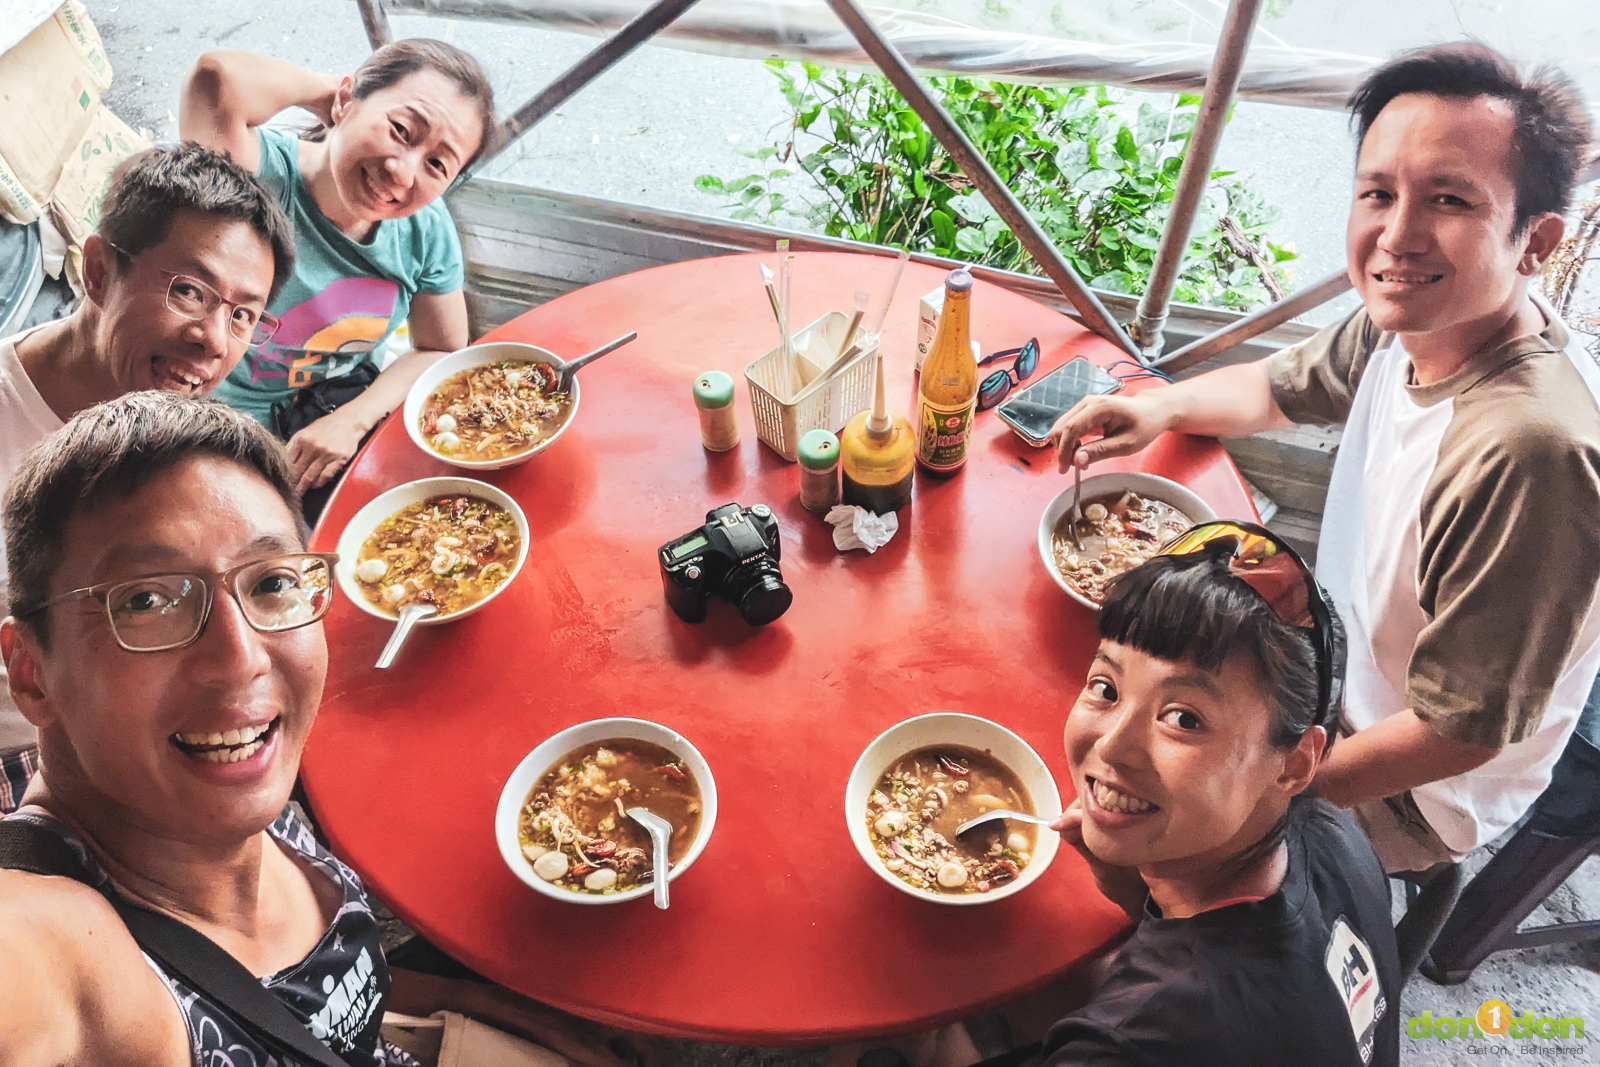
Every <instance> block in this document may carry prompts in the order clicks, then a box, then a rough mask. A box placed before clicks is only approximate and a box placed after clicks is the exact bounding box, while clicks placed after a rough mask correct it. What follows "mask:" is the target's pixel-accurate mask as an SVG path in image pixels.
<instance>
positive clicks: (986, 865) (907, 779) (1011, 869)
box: [866, 745, 1038, 893]
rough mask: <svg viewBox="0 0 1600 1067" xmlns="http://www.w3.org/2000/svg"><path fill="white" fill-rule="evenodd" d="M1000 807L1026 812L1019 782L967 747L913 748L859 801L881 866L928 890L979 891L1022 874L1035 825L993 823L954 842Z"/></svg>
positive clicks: (1007, 770) (1024, 793)
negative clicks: (963, 828) (964, 827)
mask: <svg viewBox="0 0 1600 1067" xmlns="http://www.w3.org/2000/svg"><path fill="white" fill-rule="evenodd" d="M999 808H1006V809H1009V810H1011V811H1020V812H1024V813H1026V814H1029V815H1031V814H1033V802H1032V801H1031V800H1030V799H1029V798H1028V791H1027V790H1026V789H1024V788H1023V785H1022V781H1021V779H1019V778H1018V777H1017V776H1016V774H1015V773H1013V772H1012V771H1011V769H1010V768H1008V767H1006V766H1005V765H1004V764H1002V763H1001V762H1000V761H999V760H997V759H995V758H994V757H993V756H991V755H989V754H988V753H987V752H981V751H979V750H978V749H975V748H967V747H964V746H961V745H937V746H933V747H930V748H919V749H917V750H916V751H914V752H910V753H908V754H906V755H904V756H901V757H900V758H899V759H898V760H896V761H895V762H894V765H893V766H891V767H890V768H889V769H888V770H887V771H886V772H884V775H883V777H882V778H880V779H878V784H877V786H876V787H875V788H874V789H873V791H872V794H871V796H870V797H868V798H867V813H866V818H867V836H868V837H869V838H870V839H871V840H872V845H873V849H874V850H875V851H876V852H877V854H878V858H879V859H880V860H882V861H883V865H884V866H885V867H887V868H888V869H889V870H890V871H892V872H894V874H896V875H897V876H898V877H899V878H901V879H902V880H903V881H905V882H907V883H909V884H910V885H912V886H915V887H916V888H917V889H921V890H924V891H926V892H929V893H987V892H989V891H990V890H991V889H994V888H996V887H998V886H1001V885H1004V884H1005V883H1007V882H1009V881H1011V880H1012V879H1013V878H1016V877H1017V875H1019V874H1020V873H1022V869H1023V868H1024V867H1026V866H1027V865H1028V861H1029V860H1030V859H1032V857H1033V846H1034V842H1035V840H1036V831H1037V829H1038V828H1037V827H1035V826H1033V825H1031V824H1028V823H1017V824H1015V825H1011V824H1008V823H1006V822H1005V821H1003V820H996V821H994V822H991V823H985V824H984V825H982V826H979V827H977V828H976V829H974V830H972V831H971V832H970V833H968V834H966V835H965V836H964V837H961V838H959V839H958V838H957V837H956V827H958V826H960V825H961V824H962V823H964V822H966V821H967V820H968V819H975V818H977V817H978V816H979V815H982V814H984V813H985V812H990V811H995V810H996V809H999Z"/></svg>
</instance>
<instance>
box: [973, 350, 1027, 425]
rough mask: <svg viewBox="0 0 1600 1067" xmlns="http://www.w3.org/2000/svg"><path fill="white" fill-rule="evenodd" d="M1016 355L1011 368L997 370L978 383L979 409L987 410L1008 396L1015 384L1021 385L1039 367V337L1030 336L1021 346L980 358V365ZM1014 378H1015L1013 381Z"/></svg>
mask: <svg viewBox="0 0 1600 1067" xmlns="http://www.w3.org/2000/svg"><path fill="white" fill-rule="evenodd" d="M1007 356H1016V357H1017V358H1016V360H1015V361H1013V362H1012V364H1011V369H1010V370H997V371H995V372H994V373H993V374H991V375H989V376H988V377H987V378H985V379H984V380H983V381H981V382H979V383H978V410H979V411H987V410H988V409H990V408H992V407H994V406H995V405H996V404H998V403H1000V401H1002V400H1004V399H1005V398H1006V395H1007V394H1008V393H1010V392H1011V386H1012V385H1013V384H1016V385H1021V384H1022V383H1023V382H1025V381H1027V380H1028V378H1029V377H1031V376H1032V375H1033V372H1034V371H1036V370H1038V369H1039V339H1038V338H1037V337H1034V338H1030V339H1029V341H1028V343H1027V344H1025V345H1023V346H1022V347H1021V348H1003V349H1001V350H1000V351H998V352H993V353H991V354H989V355H987V356H984V357H983V358H982V359H980V360H978V366H980V367H981V366H983V365H984V364H985V363H993V362H994V361H995V360H997V359H1005V358H1006V357H1007ZM1013 379H1014V380H1015V381H1014V382H1013Z"/></svg>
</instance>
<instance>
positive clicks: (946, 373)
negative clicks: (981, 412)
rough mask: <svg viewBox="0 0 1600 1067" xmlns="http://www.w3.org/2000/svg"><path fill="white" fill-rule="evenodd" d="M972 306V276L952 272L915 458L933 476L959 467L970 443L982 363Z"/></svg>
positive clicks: (924, 390)
mask: <svg viewBox="0 0 1600 1067" xmlns="http://www.w3.org/2000/svg"><path fill="white" fill-rule="evenodd" d="M971 309H972V275H970V274H968V273H967V272H966V271H965V270H962V269H956V270H953V271H951V272H950V274H949V275H948V276H947V277H946V278H945V280H944V309H943V310H942V311H941V312H940V313H939V329H938V332H936V333H935V334H934V337H933V347H932V348H930V349H928V357H927V359H925V360H923V363H922V380H921V385H920V387H919V388H918V395H917V462H918V463H920V464H922V467H923V469H924V470H926V471H928V472H929V473H930V474H954V473H955V472H956V471H958V470H960V469H961V468H962V467H963V466H964V465H965V464H966V462H967V452H968V450H969V449H970V448H971V445H972V416H973V409H974V408H975V407H976V405H977V400H978V361H977V360H975V359H973V358H972V337H971V330H970V328H969V326H968V321H969V318H970V312H971Z"/></svg>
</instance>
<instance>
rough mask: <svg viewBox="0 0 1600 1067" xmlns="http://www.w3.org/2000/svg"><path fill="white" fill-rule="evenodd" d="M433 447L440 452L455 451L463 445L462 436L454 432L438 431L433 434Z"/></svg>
mask: <svg viewBox="0 0 1600 1067" xmlns="http://www.w3.org/2000/svg"><path fill="white" fill-rule="evenodd" d="M433 447H434V448H437V449H438V450H439V451H440V452H454V451H455V450H456V449H458V448H460V447H461V438H459V437H457V436H456V435H455V434H453V433H436V434H434V435H433Z"/></svg>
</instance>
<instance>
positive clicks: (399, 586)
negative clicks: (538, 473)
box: [355, 495, 522, 615]
mask: <svg viewBox="0 0 1600 1067" xmlns="http://www.w3.org/2000/svg"><path fill="white" fill-rule="evenodd" d="M521 541H522V539H521V537H520V536H519V535H518V533H517V522H516V519H514V518H512V516H511V513H510V512H509V511H507V510H506V509H505V508H503V507H501V506H500V505H498V504H492V503H490V502H489V501H487V500H483V499H481V498H479V497H473V496H461V495H455V496H436V497H432V498H430V499H428V500H423V501H420V502H418V503H415V504H407V505H406V506H405V507H404V508H402V509H400V511H398V512H396V513H395V514H394V515H391V516H390V517H389V518H387V519H384V520H383V521H382V522H381V523H379V524H378V528H377V529H376V530H374V531H373V532H372V536H370V537H368V538H367V539H366V541H364V542H362V545H361V551H360V553H359V554H358V555H357V557H356V568H355V573H356V582H357V584H359V585H360V586H361V591H362V592H363V593H364V594H366V597H367V600H368V601H369V602H371V603H373V604H376V605H377V606H378V607H380V608H382V609H383V610H385V611H387V612H390V613H392V614H396V615H398V614H399V613H400V609H401V608H403V607H405V606H406V605H407V604H432V605H434V606H435V607H437V608H438V609H439V614H440V615H451V614H454V613H455V612H458V611H461V610H462V609H464V608H469V607H471V606H472V605H473V604H476V603H477V602H478V601H480V600H482V599H483V598H484V597H486V596H488V595H489V594H490V593H492V592H494V591H495V590H496V589H498V588H500V586H501V585H503V584H504V583H505V582H506V581H507V580H508V579H509V578H510V577H511V569H512V567H514V566H515V565H516V562H517V553H518V552H519V551H521Z"/></svg>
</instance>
